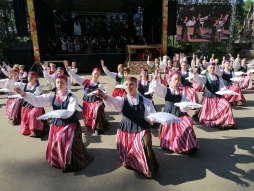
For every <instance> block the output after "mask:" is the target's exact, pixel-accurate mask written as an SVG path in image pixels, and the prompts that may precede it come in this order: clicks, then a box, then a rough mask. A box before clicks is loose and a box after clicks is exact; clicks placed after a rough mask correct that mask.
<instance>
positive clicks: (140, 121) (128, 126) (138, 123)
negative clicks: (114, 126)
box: [118, 95, 150, 133]
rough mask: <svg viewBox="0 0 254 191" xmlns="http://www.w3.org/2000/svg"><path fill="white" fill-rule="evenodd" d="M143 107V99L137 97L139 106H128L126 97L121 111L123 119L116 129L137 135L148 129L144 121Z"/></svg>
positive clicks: (147, 124) (148, 125)
mask: <svg viewBox="0 0 254 191" xmlns="http://www.w3.org/2000/svg"><path fill="white" fill-rule="evenodd" d="M144 113H145V106H144V100H143V97H142V96H140V95H139V104H138V105H130V104H129V102H128V99H127V97H126V96H125V98H124V104H123V109H122V114H123V118H122V120H121V121H120V123H119V125H118V129H121V130H122V131H125V132H133V133H138V132H141V131H143V130H145V129H148V128H149V127H150V124H149V123H148V122H147V121H146V120H145V119H144Z"/></svg>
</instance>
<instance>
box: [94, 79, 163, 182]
mask: <svg viewBox="0 0 254 191" xmlns="http://www.w3.org/2000/svg"><path fill="white" fill-rule="evenodd" d="M124 85H125V91H126V93H127V95H126V96H124V97H116V98H114V97H113V96H110V95H107V94H105V93H104V92H103V91H101V90H98V91H97V93H95V95H96V96H98V97H100V98H101V99H103V101H104V103H105V104H106V105H107V106H109V107H111V108H113V109H115V110H117V111H119V112H122V114H123V118H122V120H121V121H120V123H119V125H118V130H117V137H116V143H117V153H118V155H119V156H120V158H121V160H122V165H123V166H124V167H126V168H131V169H134V170H136V171H138V172H140V173H142V174H144V175H146V177H147V178H153V177H154V173H155V172H156V171H157V170H158V168H159V165H158V163H157V160H156V157H155V154H154V151H153V149H152V136H151V131H150V129H149V127H150V124H149V122H148V121H147V120H146V117H147V116H148V115H149V114H152V113H155V110H154V107H153V105H152V103H151V101H149V100H148V99H147V98H145V97H143V96H141V95H138V94H137V79H136V78H135V77H130V76H129V77H128V78H126V79H125V82H124Z"/></svg>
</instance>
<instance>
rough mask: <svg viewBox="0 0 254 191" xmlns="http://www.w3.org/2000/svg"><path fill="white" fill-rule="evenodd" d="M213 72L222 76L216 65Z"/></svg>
mask: <svg viewBox="0 0 254 191" xmlns="http://www.w3.org/2000/svg"><path fill="white" fill-rule="evenodd" d="M214 73H215V74H217V75H218V76H222V74H223V70H220V69H219V67H218V66H217V65H216V66H215V71H214Z"/></svg>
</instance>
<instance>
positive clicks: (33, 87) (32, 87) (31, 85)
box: [5, 71, 49, 138]
mask: <svg viewBox="0 0 254 191" xmlns="http://www.w3.org/2000/svg"><path fill="white" fill-rule="evenodd" d="M5 87H6V88H7V89H9V90H10V91H14V87H19V88H20V89H22V90H23V91H24V92H30V93H33V94H34V95H41V93H42V87H41V85H40V84H39V81H38V74H37V73H36V72H33V71H32V72H29V73H28V83H22V82H16V81H15V80H13V76H11V77H10V79H9V80H8V81H7V82H6V85H5ZM21 105H22V109H21V124H20V128H19V132H20V133H21V134H23V135H27V136H31V137H37V138H39V137H42V136H43V135H45V134H46V133H47V132H48V130H49V129H48V124H47V121H41V120H37V118H38V117H39V116H41V115H42V114H44V113H45V112H44V108H43V107H34V106H33V105H31V104H30V103H28V102H26V101H25V100H22V102H21Z"/></svg>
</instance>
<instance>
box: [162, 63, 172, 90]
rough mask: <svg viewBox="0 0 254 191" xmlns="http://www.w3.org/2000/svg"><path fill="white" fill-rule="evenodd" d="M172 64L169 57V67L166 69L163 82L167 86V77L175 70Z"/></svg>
mask: <svg viewBox="0 0 254 191" xmlns="http://www.w3.org/2000/svg"><path fill="white" fill-rule="evenodd" d="M172 65H173V63H172V60H171V59H168V61H167V67H166V69H165V74H164V79H163V84H164V86H166V87H168V80H167V79H168V77H169V75H170V73H171V72H172V71H173V69H172Z"/></svg>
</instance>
